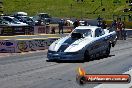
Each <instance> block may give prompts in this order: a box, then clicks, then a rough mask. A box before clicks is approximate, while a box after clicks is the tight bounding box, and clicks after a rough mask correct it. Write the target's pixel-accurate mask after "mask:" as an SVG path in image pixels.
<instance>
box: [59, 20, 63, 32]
mask: <svg viewBox="0 0 132 88" xmlns="http://www.w3.org/2000/svg"><path fill="white" fill-rule="evenodd" d="M58 24H59V34H60V32H61V33H62V34H63V26H64V20H63V19H61V20H60V21H59V23H58Z"/></svg>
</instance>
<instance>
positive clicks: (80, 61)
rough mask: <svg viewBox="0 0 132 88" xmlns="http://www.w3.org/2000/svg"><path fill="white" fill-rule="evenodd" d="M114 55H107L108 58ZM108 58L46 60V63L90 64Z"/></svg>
mask: <svg viewBox="0 0 132 88" xmlns="http://www.w3.org/2000/svg"><path fill="white" fill-rule="evenodd" d="M113 56H115V55H109V56H108V57H113ZM108 57H99V58H94V59H90V60H46V62H56V63H85V62H90V61H94V60H101V59H104V58H108Z"/></svg>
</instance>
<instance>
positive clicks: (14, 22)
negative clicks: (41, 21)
mask: <svg viewBox="0 0 132 88" xmlns="http://www.w3.org/2000/svg"><path fill="white" fill-rule="evenodd" d="M1 18H2V19H3V20H5V21H9V22H10V23H13V24H20V25H25V26H26V25H28V24H26V23H23V22H20V21H19V20H18V19H17V18H15V17H11V16H2V17H1Z"/></svg>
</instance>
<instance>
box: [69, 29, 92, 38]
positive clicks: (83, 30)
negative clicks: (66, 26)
mask: <svg viewBox="0 0 132 88" xmlns="http://www.w3.org/2000/svg"><path fill="white" fill-rule="evenodd" d="M72 33H81V34H82V35H83V37H87V36H92V33H91V30H90V29H75V30H74V31H73V32H72Z"/></svg>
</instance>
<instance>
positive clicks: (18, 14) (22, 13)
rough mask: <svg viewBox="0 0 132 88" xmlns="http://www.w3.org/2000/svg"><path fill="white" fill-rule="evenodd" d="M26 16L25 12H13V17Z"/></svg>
mask: <svg viewBox="0 0 132 88" xmlns="http://www.w3.org/2000/svg"><path fill="white" fill-rule="evenodd" d="M27 15H28V14H27V13H26V12H15V13H14V14H13V16H27Z"/></svg>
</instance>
